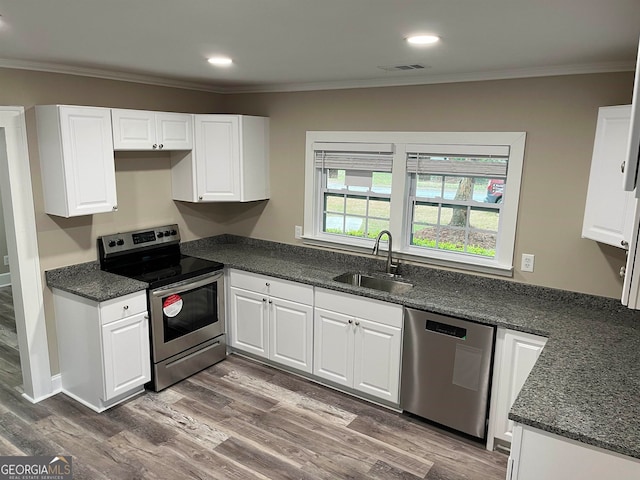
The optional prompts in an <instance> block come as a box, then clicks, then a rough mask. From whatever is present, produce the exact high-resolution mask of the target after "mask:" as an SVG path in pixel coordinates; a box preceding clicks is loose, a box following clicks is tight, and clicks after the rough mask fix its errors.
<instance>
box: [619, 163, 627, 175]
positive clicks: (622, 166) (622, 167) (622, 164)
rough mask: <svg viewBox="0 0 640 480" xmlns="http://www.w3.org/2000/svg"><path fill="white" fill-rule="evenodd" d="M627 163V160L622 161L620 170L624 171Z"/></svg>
mask: <svg viewBox="0 0 640 480" xmlns="http://www.w3.org/2000/svg"><path fill="white" fill-rule="evenodd" d="M625 163H627V162H622V163H621V164H620V171H621V172H622V173H624V165H625Z"/></svg>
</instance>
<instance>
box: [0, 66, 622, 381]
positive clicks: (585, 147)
mask: <svg viewBox="0 0 640 480" xmlns="http://www.w3.org/2000/svg"><path fill="white" fill-rule="evenodd" d="M632 81H633V76H632V74H631V73H622V74H600V75H581V76H566V77H551V78H540V79H524V80H508V81H491V82H475V83H459V84H445V85H428V86H412V87H397V88H377V89H354V90H335V91H319V92H298V93H274V94H251V95H250V94H242V95H226V96H220V95H216V94H211V93H206V92H196V91H188V90H180V89H172V88H164V87H156V86H150V85H141V84H134V83H128V82H117V81H110V80H100V79H93V78H85V77H79V76H71V75H60V74H48V73H39V72H29V71H20V70H8V69H0V85H2V88H1V89H0V105H23V106H24V107H25V108H26V113H27V114H26V116H27V130H28V132H27V134H28V142H29V155H30V163H31V165H30V166H31V171H32V177H33V191H34V203H35V214H36V223H37V231H38V242H39V251H40V262H41V266H42V269H43V270H47V269H51V268H55V267H59V266H64V265H69V264H73V263H79V262H84V261H90V260H95V259H96V245H95V242H96V237H98V236H99V235H102V234H106V233H113V232H116V231H124V230H128V229H132V228H138V227H146V226H151V225H158V224H162V223H165V222H167V223H168V222H176V223H178V224H179V225H180V227H181V231H182V234H183V238H184V239H185V240H190V239H194V238H200V237H204V236H209V235H214V234H218V233H223V232H228V233H235V234H239V235H246V236H252V237H255V238H262V239H267V240H275V241H280V242H285V243H296V242H297V241H296V240H295V239H294V237H293V230H294V225H301V224H302V220H303V200H304V192H303V183H304V181H303V180H304V143H305V132H306V131H307V130H416V131H526V132H527V146H526V155H525V166H524V180H523V185H522V196H521V202H520V214H519V221H518V232H517V240H516V256H517V258H519V256H520V254H521V253H523V252H526V253H533V254H535V255H536V272H535V273H533V274H523V273H520V272H519V271H517V270H516V274H515V278H514V279H515V280H516V281H520V282H526V283H532V284H537V285H545V286H549V287H556V288H564V289H568V290H575V291H581V292H587V293H593V294H598V295H606V296H611V297H618V296H619V293H620V289H621V283H620V280H619V278H618V276H617V272H618V269H619V268H620V266H621V265H622V264H623V263H624V253H623V252H621V251H620V250H618V249H616V248H613V247H611V248H609V247H602V246H598V244H596V243H595V242H593V241H589V240H582V239H581V238H580V229H581V222H582V213H583V208H584V199H585V194H586V185H587V177H588V172H589V163H590V160H591V150H592V147H593V137H594V132H595V122H596V114H597V108H598V107H599V106H603V105H615V104H624V103H628V102H629V101H630V97H631V88H632ZM54 103H60V104H75V105H95V106H107V107H121V108H137V109H149V110H160V111H184V112H195V113H199V112H222V111H226V112H229V113H246V114H254V115H266V116H269V117H270V118H271V135H270V140H271V185H272V197H271V199H270V200H269V201H268V202H254V203H249V204H246V205H242V204H213V205H198V204H188V203H183V202H174V201H172V200H171V181H170V172H169V163H170V160H169V158H170V157H169V154H168V153H166V152H164V153H131V152H127V153H124V152H118V153H116V183H117V190H118V205H119V210H118V212H116V213H112V214H101V215H94V216H89V217H79V218H74V219H64V218H58V217H53V216H49V215H47V214H45V213H44V209H43V201H42V187H41V184H40V180H41V179H40V170H39V168H40V167H39V157H38V149H37V136H36V132H35V113H34V109H33V106H34V105H36V104H54ZM0 263H1V262H0ZM518 263H519V262H516V266H517V265H518ZM45 314H46V320H47V331H48V338H49V346H50V351H51V361H52V371H53V372H57V370H58V365H57V348H56V337H55V323H54V316H53V308H52V299H51V292H50V291H49V290H48V289H47V288H46V286H45Z"/></svg>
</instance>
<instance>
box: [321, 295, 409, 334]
mask: <svg viewBox="0 0 640 480" xmlns="http://www.w3.org/2000/svg"><path fill="white" fill-rule="evenodd" d="M315 306H316V307H317V308H323V309H325V310H331V311H334V312H340V313H342V314H344V315H349V316H352V317H358V318H364V319H367V320H372V321H374V322H378V323H382V324H384V325H388V326H390V327H397V328H402V315H403V310H402V306H400V305H396V304H395V303H387V302H381V301H380V300H374V299H372V298H365V297H359V296H357V295H350V294H348V293H342V292H334V291H332V290H325V289H323V288H317V289H316V294H315Z"/></svg>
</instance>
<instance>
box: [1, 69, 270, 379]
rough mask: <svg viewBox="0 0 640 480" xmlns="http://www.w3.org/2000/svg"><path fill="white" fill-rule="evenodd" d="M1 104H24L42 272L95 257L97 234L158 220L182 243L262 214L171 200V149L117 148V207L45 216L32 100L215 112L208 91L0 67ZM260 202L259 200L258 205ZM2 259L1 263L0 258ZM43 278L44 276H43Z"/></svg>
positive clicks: (216, 102)
mask: <svg viewBox="0 0 640 480" xmlns="http://www.w3.org/2000/svg"><path fill="white" fill-rule="evenodd" d="M0 85H2V88H0V105H22V106H24V107H25V110H26V120H27V138H28V148H29V157H30V167H31V175H32V184H33V185H32V186H33V193H34V204H35V205H34V206H35V216H36V227H37V234H38V249H39V252H40V265H41V268H42V270H43V271H44V270H49V269H52V268H56V267H60V266H65V265H70V264H74V263H80V262H86V261H91V260H95V259H96V257H97V252H96V238H97V237H98V236H100V235H102V234H109V233H115V232H118V231H125V230H130V229H136V228H144V227H147V226H154V225H161V224H163V223H178V224H179V225H180V229H181V233H182V236H183V238H184V239H185V240H192V239H195V238H201V237H206V236H210V235H215V234H218V233H223V232H225V231H226V230H227V225H229V226H230V227H232V228H233V229H234V231H238V232H245V230H247V228H245V227H244V226H243V225H244V223H245V222H246V221H247V218H251V217H255V216H258V215H259V214H260V209H261V203H255V204H251V205H191V204H187V203H182V202H174V201H173V200H171V176H170V170H169V167H170V154H169V153H167V152H163V153H152V152H149V153H146V152H144V153H132V152H126V153H125V152H116V158H115V164H116V186H117V193H118V207H119V208H118V211H117V212H115V213H107V214H100V215H93V216H84V217H76V218H70V219H65V218H60V217H55V216H50V215H47V214H45V213H44V205H43V193H42V186H41V177H40V164H39V156H38V144H37V134H36V130H35V110H34V108H33V106H34V105H38V104H41V105H45V104H71V105H93V106H105V107H120V108H136V109H148V110H160V111H183V112H194V113H205V112H208V113H212V112H219V111H221V109H222V107H221V98H220V96H219V95H215V94H212V93H207V92H196V91H190V90H180V89H175V88H164V87H155V86H150V85H141V84H135V83H129V82H116V81H110V80H100V79H94V78H86V77H79V76H72V75H60V74H48V73H39V72H29V71H21V70H8V69H0ZM262 203H264V202H262ZM0 263H1V262H0ZM43 283H44V277H43ZM44 296H45V316H46V322H47V334H48V339H49V350H50V357H51V362H52V365H51V368H52V371H53V372H54V373H55V372H57V371H58V360H57V347H56V342H57V340H56V336H55V322H54V315H53V302H52V296H51V291H50V290H49V289H48V288H47V287H46V285H45V286H44Z"/></svg>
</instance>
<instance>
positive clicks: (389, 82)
mask: <svg viewBox="0 0 640 480" xmlns="http://www.w3.org/2000/svg"><path fill="white" fill-rule="evenodd" d="M0 68H12V69H18V70H34V71H39V72H49V73H61V74H66V75H78V76H84V77H94V78H101V79H106V80H116V81H124V82H132V83H142V84H147V85H155V86H160V87H171V88H182V89H187V90H198V91H203V92H210V93H218V94H237V93H281V92H301V91H314V90H343V89H352V88H376V87H401V86H412V85H432V84H438V83H459V82H478V81H485V80H510V79H517V78H533V77H552V76H562V75H582V74H590V73H613V72H627V71H634V69H635V64H634V63H633V62H606V63H595V64H576V65H563V66H551V67H538V68H520V69H512V70H495V71H489V72H476V73H459V74H440V75H438V74H430V73H427V74H421V75H415V74H409V75H410V76H406V77H400V76H386V77H378V78H373V79H366V80H344V81H342V80H340V81H334V82H307V83H304V82H301V83H274V84H264V85H253V86H247V87H243V86H237V87H222V86H216V85H212V84H205V83H200V82H189V81H182V80H175V79H168V78H163V77H156V76H151V75H139V74H134V73H126V72H118V71H112V70H103V69H96V68H85V67H77V66H70V65H62V64H55V63H48V62H31V61H25V60H13V59H3V58H0Z"/></svg>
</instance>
